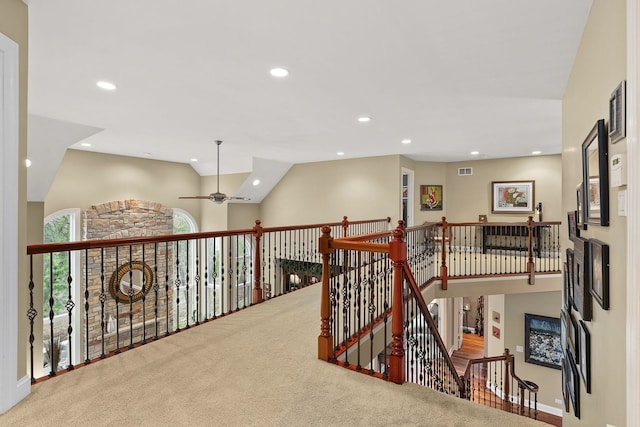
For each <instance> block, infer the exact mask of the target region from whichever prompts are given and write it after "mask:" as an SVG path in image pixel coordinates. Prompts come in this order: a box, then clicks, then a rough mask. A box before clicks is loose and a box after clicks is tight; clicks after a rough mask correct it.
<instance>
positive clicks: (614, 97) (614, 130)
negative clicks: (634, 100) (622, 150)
mask: <svg viewBox="0 0 640 427" xmlns="http://www.w3.org/2000/svg"><path fill="white" fill-rule="evenodd" d="M626 92H627V82H626V81H625V80H623V81H621V82H620V84H618V86H616V88H615V89H614V91H613V92H612V93H611V98H609V139H610V140H611V143H612V144H615V143H616V142H618V141H620V140H621V139H622V138H624V137H626V136H627V123H626V122H627V112H626V110H627V105H626V104H627V102H626Z"/></svg>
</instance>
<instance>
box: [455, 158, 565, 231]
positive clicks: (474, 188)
mask: <svg viewBox="0 0 640 427" xmlns="http://www.w3.org/2000/svg"><path fill="white" fill-rule="evenodd" d="M461 167H472V168H473V175H471V176H458V168H461ZM561 179H562V164H561V160H560V156H559V155H549V156H531V157H517V158H513V159H496V160H477V161H471V162H459V163H447V180H446V184H447V186H446V191H445V192H444V200H445V206H446V212H447V214H448V215H447V221H450V222H463V221H477V220H478V215H479V214H485V215H487V217H488V219H489V221H495V222H502V221H504V222H512V221H526V220H527V217H528V216H529V215H530V214H524V215H521V214H492V213H491V193H492V188H491V182H492V181H512V180H518V181H521V180H526V181H530V180H534V181H535V203H536V204H537V203H538V202H542V205H543V220H546V221H560V220H562V219H563V215H562V209H561V206H560V191H559V189H560V182H561ZM565 216H566V214H565ZM534 219H535V220H536V221H537V219H538V217H537V216H535V215H534Z"/></svg>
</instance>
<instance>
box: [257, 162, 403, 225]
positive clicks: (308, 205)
mask: <svg viewBox="0 0 640 427" xmlns="http://www.w3.org/2000/svg"><path fill="white" fill-rule="evenodd" d="M399 214H400V156H385V157H367V158H363V159H345V160H338V161H330V162H315V163H304V164H298V165H294V166H293V167H292V168H291V169H290V170H289V172H287V174H286V175H285V176H284V178H283V179H282V180H281V181H280V183H279V184H278V185H277V186H276V187H275V188H274V189H273V190H272V191H271V192H270V193H269V195H268V196H267V197H266V198H265V199H264V200H263V202H262V204H261V206H260V216H261V218H260V219H261V220H262V221H263V226H265V227H274V226H279V225H295V224H314V223H322V222H335V221H340V220H342V217H343V216H344V215H346V216H348V217H349V219H352V220H361V219H373V218H385V217H391V220H392V224H393V225H395V224H396V222H397V219H398V218H399Z"/></svg>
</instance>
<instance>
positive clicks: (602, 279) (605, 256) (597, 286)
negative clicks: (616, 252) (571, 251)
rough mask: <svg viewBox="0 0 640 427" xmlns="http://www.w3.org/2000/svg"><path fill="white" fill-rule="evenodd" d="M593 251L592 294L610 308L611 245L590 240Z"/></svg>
mask: <svg viewBox="0 0 640 427" xmlns="http://www.w3.org/2000/svg"><path fill="white" fill-rule="evenodd" d="M589 246H590V253H591V276H590V277H591V287H590V290H591V295H593V298H594V299H595V300H596V301H597V302H598V304H600V307H602V308H603V309H604V310H609V245H607V244H606V243H604V242H601V241H600V240H596V239H590V240H589Z"/></svg>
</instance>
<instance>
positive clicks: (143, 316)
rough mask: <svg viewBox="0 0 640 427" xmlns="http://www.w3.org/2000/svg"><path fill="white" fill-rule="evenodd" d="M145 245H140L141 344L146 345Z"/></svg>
mask: <svg viewBox="0 0 640 427" xmlns="http://www.w3.org/2000/svg"><path fill="white" fill-rule="evenodd" d="M145 247H146V245H144V244H143V245H142V300H141V301H142V344H146V343H147V310H146V308H147V307H146V306H147V275H146V274H144V273H145V267H146V266H147V264H146V259H145V255H146V253H145V252H146V251H145Z"/></svg>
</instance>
